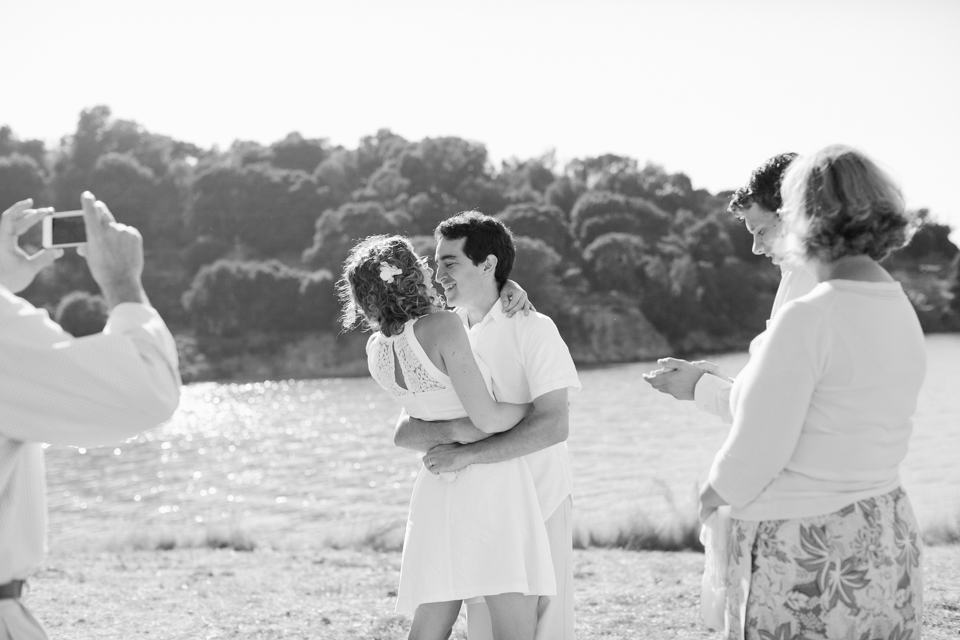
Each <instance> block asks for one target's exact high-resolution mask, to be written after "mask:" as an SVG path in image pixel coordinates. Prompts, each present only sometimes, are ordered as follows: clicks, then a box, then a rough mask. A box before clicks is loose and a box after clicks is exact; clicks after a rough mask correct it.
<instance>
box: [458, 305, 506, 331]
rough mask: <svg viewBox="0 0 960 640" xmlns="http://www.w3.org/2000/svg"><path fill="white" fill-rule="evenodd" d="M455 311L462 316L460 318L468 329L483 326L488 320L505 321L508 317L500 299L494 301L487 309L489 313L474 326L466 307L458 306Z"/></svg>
mask: <svg viewBox="0 0 960 640" xmlns="http://www.w3.org/2000/svg"><path fill="white" fill-rule="evenodd" d="M455 311H456V314H457V315H458V316H460V319H461V320H463V326H465V327H466V328H467V329H468V330H469V329H476V328H477V327H481V326H483V325H485V324H486V323H487V322H503V321H504V320H506V319H507V315H506V314H505V313H504V312H503V305H502V304H501V303H500V300H499V299H498V300H497V301H496V302H494V303H493V306H492V307H490V311H487V315H485V316H483V320H481V321H480V322H478V323H477V324H475V325H473V326H472V327H471V326H470V320H469V318H468V317H467V310H466V309H464V308H463V307H457V308H456V310H455Z"/></svg>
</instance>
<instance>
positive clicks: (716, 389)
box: [693, 373, 733, 424]
mask: <svg viewBox="0 0 960 640" xmlns="http://www.w3.org/2000/svg"><path fill="white" fill-rule="evenodd" d="M732 388H733V383H732V382H730V381H729V380H725V379H723V378H721V377H719V376H715V375H713V374H712V373H704V374H703V375H702V376H700V379H699V380H697V386H695V387H694V388H693V402H694V404H696V405H697V408H698V409H700V410H701V411H706V412H707V413H712V414H713V415H715V416H717V417H718V418H720V419H721V420H723V422H724V424H732V423H733V413H732V412H731V411H730V389H732Z"/></svg>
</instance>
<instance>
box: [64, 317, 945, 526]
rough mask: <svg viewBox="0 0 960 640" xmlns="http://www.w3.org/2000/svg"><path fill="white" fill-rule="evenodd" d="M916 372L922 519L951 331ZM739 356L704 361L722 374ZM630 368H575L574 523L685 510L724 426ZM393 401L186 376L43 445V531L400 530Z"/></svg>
mask: <svg viewBox="0 0 960 640" xmlns="http://www.w3.org/2000/svg"><path fill="white" fill-rule="evenodd" d="M927 349H928V355H929V368H928V373H927V378H926V382H925V384H924V387H923V391H922V393H921V397H920V403H919V408H918V411H917V415H916V420H915V430H914V434H913V438H912V440H911V443H910V453H909V455H908V456H907V459H906V461H905V463H904V465H903V467H902V473H901V475H902V479H903V483H904V486H905V487H906V489H907V491H908V492H909V494H910V496H911V499H912V500H913V503H914V506H915V508H916V510H917V514H918V517H919V519H920V521H921V524H922V525H928V524H932V523H934V522H936V521H938V520H941V519H943V518H947V517H953V516H954V515H956V514H957V513H958V510H960V464H958V463H957V454H958V452H960V335H956V334H954V335H938V336H929V337H928V338H927ZM746 359H747V356H746V354H731V355H727V356H719V357H716V358H714V359H713V360H714V361H716V362H718V363H719V364H721V365H722V366H723V367H724V369H726V370H728V371H730V372H731V373H734V372H737V371H739V370H740V369H741V368H742V367H743V365H744V364H745V363H746ZM652 368H655V365H653V364H652V363H638V364H629V365H622V366H613V367H607V368H602V369H591V370H584V371H581V373H580V377H581V382H582V383H583V387H584V389H583V391H582V392H580V393H579V394H576V395H575V396H573V397H572V403H571V404H572V407H571V430H570V438H569V441H568V446H569V451H570V457H571V460H572V463H573V472H574V478H575V497H574V504H575V509H576V511H575V514H576V515H575V517H576V520H577V523H578V525H581V526H586V527H588V528H603V527H604V526H607V525H611V524H617V523H621V522H623V521H625V520H626V519H628V518H633V517H636V516H637V515H638V514H641V513H647V514H649V515H651V516H653V517H657V516H659V515H661V514H663V513H664V511H665V510H669V509H671V508H674V507H675V508H680V509H684V508H688V507H689V504H688V501H689V500H690V499H691V497H692V495H693V491H694V487H695V485H696V484H697V483H698V482H699V481H701V480H702V479H703V478H704V476H705V474H706V471H707V469H708V468H709V464H710V460H711V458H712V456H713V454H714V452H715V451H716V450H717V449H718V448H719V446H720V445H721V444H722V442H723V440H724V438H725V437H726V433H727V429H726V427H725V426H724V425H723V424H722V423H720V421H719V420H718V419H716V418H713V417H712V416H709V415H706V414H703V413H701V412H699V411H698V410H697V409H696V408H695V407H694V406H693V404H692V403H689V402H683V403H681V402H677V401H675V400H673V399H672V398H670V397H668V396H665V395H663V394H660V393H657V392H655V391H654V390H653V389H651V388H650V387H649V386H648V385H647V384H646V383H645V382H644V381H643V380H642V378H641V374H642V373H644V372H646V371H649V370H650V369H652ZM398 412H399V407H398V405H397V404H396V403H395V402H394V401H393V400H392V399H391V398H389V397H387V395H386V394H385V393H384V392H382V391H381V390H380V389H379V387H377V386H376V384H375V383H374V382H373V381H372V380H371V379H369V378H359V379H320V380H289V381H272V382H259V383H251V384H215V383H201V384H193V385H189V386H187V387H185V388H184V393H183V399H182V401H181V404H180V409H179V410H178V411H177V413H176V415H175V416H174V418H173V419H172V420H171V421H170V422H169V423H167V424H165V425H163V426H161V427H158V428H156V429H153V430H151V431H148V432H146V433H144V434H143V435H141V436H140V437H138V438H135V439H132V440H130V441H128V442H124V443H122V444H118V445H116V446H115V447H99V448H95V449H76V448H70V447H49V448H48V449H47V452H46V454H47V455H46V459H47V478H48V483H49V488H48V496H49V503H50V511H51V515H50V529H51V539H52V541H53V542H54V543H55V544H56V543H65V542H67V541H93V540H97V539H106V538H110V537H116V536H126V535H129V534H130V533H134V532H144V533H150V532H155V531H160V530H164V529H166V530H171V531H183V530H189V529H192V528H195V529H197V530H198V531H200V530H202V529H203V528H205V527H207V526H208V525H210V524H211V523H212V524H214V525H239V526H241V527H242V528H243V529H244V530H246V531H247V532H249V533H250V534H251V535H252V537H253V538H254V539H256V540H258V541H261V542H268V543H276V544H299V543H315V542H323V541H326V540H330V539H334V540H336V539H340V538H343V537H345V536H346V537H355V536H356V535H357V534H361V535H362V534H364V533H366V532H376V531H379V530H382V529H389V528H392V527H394V526H399V525H400V524H401V523H402V522H403V521H404V518H405V513H406V508H407V503H408V500H409V497H410V492H411V489H412V487H413V481H414V478H415V477H416V475H417V471H418V469H419V468H420V464H421V463H420V458H419V455H418V454H415V453H413V452H408V451H405V450H402V449H398V448H397V447H395V446H394V445H393V442H392V434H393V425H394V422H395V420H396V417H397V414H398Z"/></svg>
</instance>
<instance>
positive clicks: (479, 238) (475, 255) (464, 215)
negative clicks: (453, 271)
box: [433, 211, 517, 289]
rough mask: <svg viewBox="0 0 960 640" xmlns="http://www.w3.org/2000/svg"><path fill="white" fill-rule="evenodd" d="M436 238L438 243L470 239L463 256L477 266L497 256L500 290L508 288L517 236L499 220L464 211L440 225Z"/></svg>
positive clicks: (465, 243) (434, 233)
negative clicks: (441, 240)
mask: <svg viewBox="0 0 960 640" xmlns="http://www.w3.org/2000/svg"><path fill="white" fill-rule="evenodd" d="M433 236H434V237H435V238H436V239H437V240H440V238H441V237H443V238H446V239H447V240H459V239H460V238H466V240H465V241H464V243H463V253H464V254H466V256H467V257H468V258H470V260H471V261H472V262H473V264H475V265H476V264H480V263H481V262H483V261H484V260H486V259H487V256H489V255H492V256H496V258H497V268H496V270H495V271H494V273H493V275H494V278H496V280H497V289H500V288H501V287H503V285H504V284H506V282H507V278H509V277H510V272H511V271H513V262H514V260H515V259H516V255H517V250H516V248H515V247H514V246H513V233H511V232H510V229H509V228H507V225H505V224H503V223H502V222H501V221H500V220H498V219H497V218H493V217H490V216H488V215H484V214H482V213H480V212H479V211H461V212H460V213H458V214H457V215H455V216H453V217H451V218H447V219H446V220H444V221H443V222H441V223H440V224H438V225H437V228H436V230H434V232H433Z"/></svg>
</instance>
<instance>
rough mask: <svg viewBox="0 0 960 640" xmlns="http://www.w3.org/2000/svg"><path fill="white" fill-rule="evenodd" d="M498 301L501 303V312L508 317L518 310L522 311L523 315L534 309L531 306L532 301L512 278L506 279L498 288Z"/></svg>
mask: <svg viewBox="0 0 960 640" xmlns="http://www.w3.org/2000/svg"><path fill="white" fill-rule="evenodd" d="M500 303H501V304H502V305H503V312H504V314H506V316H507V317H508V318H512V317H513V314H515V313H516V312H518V311H523V315H525V316H528V315H530V312H531V311H536V309H534V308H533V303H531V302H530V300H529V299H528V297H527V292H526V291H524V290H523V289H521V288H520V285H518V284H517V283H516V282H514V281H513V280H507V282H506V283H505V284H504V285H503V288H502V289H501V290H500Z"/></svg>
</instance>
